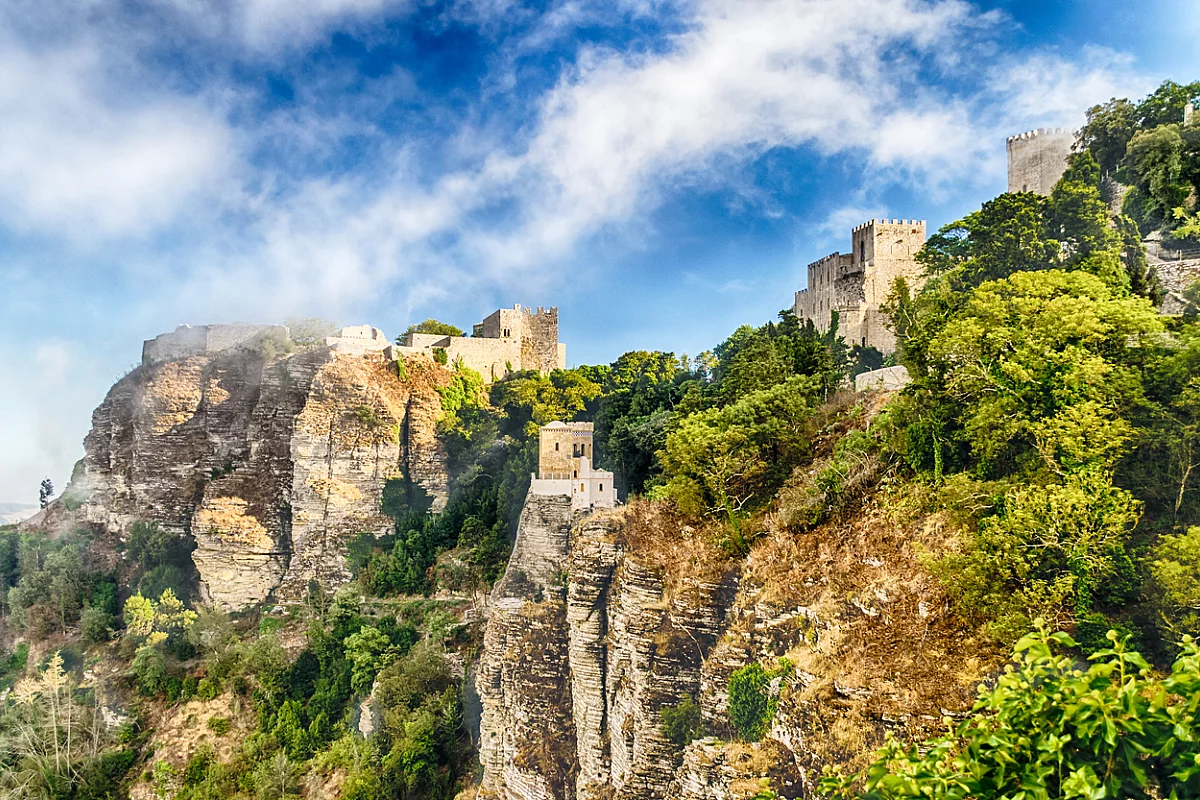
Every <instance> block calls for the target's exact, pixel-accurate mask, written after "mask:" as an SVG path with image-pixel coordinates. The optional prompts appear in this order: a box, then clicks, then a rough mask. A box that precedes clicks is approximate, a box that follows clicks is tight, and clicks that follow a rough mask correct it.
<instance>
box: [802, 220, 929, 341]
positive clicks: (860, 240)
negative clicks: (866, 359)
mask: <svg viewBox="0 0 1200 800" xmlns="http://www.w3.org/2000/svg"><path fill="white" fill-rule="evenodd" d="M850 239H851V251H850V252H849V253H833V254H831V255H828V256H825V257H824V258H822V259H821V260H820V261H814V262H813V263H812V264H809V265H808V287H807V288H805V289H802V290H801V291H799V292H796V300H795V304H794V306H793V309H792V310H793V311H794V312H795V314H796V316H797V317H798V318H799V319H800V320H801V321H804V320H812V322H813V324H814V325H815V326H816V327H817V329H818V330H821V331H827V330H829V326H830V324H831V322H832V317H833V312H834V311H836V312H838V332H839V334H840V335H841V337H842V338H843V339H844V340H845V341H846V343H847V344H849V345H855V344H857V345H862V346H864V347H874V348H876V349H878V350H879V351H880V352H883V353H891V352H893V351H895V349H896V337H895V334H893V333H892V331H891V329H890V327H889V322H888V319H887V315H886V314H884V313H883V311H882V310H880V306H881V305H882V304H883V302H884V301H885V300H886V299H887V297H888V294H889V292H891V289H892V282H893V281H894V280H895V279H896V278H900V277H903V278H904V279H905V280H906V281H908V285H909V288H910V289H911V290H913V291H916V290H917V289H919V288H920V287H921V284H922V283H923V278H922V269H921V267H920V265H919V264H917V262H916V261H915V259H914V256H916V254H917V251H919V250H920V249H921V247H922V246H923V245H924V244H925V220H915V219H912V220H909V219H892V220H887V219H873V220H870V221H868V222H865V223H863V224H862V225H859V226H858V227H856V228H854V229H853V230H852V231H851V234H850Z"/></svg>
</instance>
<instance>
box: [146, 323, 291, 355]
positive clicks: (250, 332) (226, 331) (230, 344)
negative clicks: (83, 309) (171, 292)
mask: <svg viewBox="0 0 1200 800" xmlns="http://www.w3.org/2000/svg"><path fill="white" fill-rule="evenodd" d="M267 334H277V335H279V336H281V337H284V338H286V337H287V336H288V335H289V333H288V329H287V328H286V327H284V326H283V325H247V324H244V323H234V324H231V325H197V326H196V327H194V328H193V327H191V326H189V325H180V326H179V327H178V328H176V329H175V330H174V331H172V332H170V333H163V334H159V335H158V336H155V337H154V338H153V339H148V340H146V341H145V342H143V343H142V363H143V364H157V363H159V362H162V361H173V360H175V359H178V358H187V357H189V356H198V355H204V354H206V353H218V352H221V351H222V350H231V349H233V348H235V347H245V346H248V345H250V344H251V343H252V341H253V340H255V339H259V338H261V337H263V336H265V335H267Z"/></svg>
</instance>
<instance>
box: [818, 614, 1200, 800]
mask: <svg viewBox="0 0 1200 800" xmlns="http://www.w3.org/2000/svg"><path fill="white" fill-rule="evenodd" d="M1075 644H1076V643H1075V642H1074V640H1072V639H1071V638H1070V637H1069V636H1067V635H1066V634H1064V633H1055V634H1049V633H1047V632H1046V630H1045V628H1041V629H1040V630H1039V631H1038V632H1036V633H1033V634H1030V635H1028V636H1026V637H1024V638H1022V639H1021V640H1020V641H1019V642H1018V643H1017V645H1016V647H1015V648H1014V652H1013V659H1014V662H1015V664H1014V665H1011V666H1009V667H1008V668H1007V669H1006V670H1005V672H1004V674H1003V675H1002V676H1000V678H999V680H998V681H997V682H996V685H995V686H994V687H981V689H980V693H979V700H978V701H977V702H976V703H975V707H974V708H973V709H972V711H971V713H970V715H969V716H968V717H967V718H966V719H965V720H963V721H962V722H960V723H958V724H957V725H955V726H954V727H953V728H952V729H951V731H950V732H949V733H948V734H947V735H946V736H944V737H941V738H939V739H935V740H933V741H931V742H926V743H924V744H922V745H910V746H906V745H903V744H901V743H900V742H897V741H895V740H891V741H889V743H888V745H887V746H886V747H885V748H884V749H883V750H881V751H880V752H879V753H878V757H877V760H876V761H875V762H874V763H873V764H871V765H870V766H869V767H867V768H866V769H865V770H864V771H863V772H862V773H860V774H856V775H851V776H843V775H839V774H837V773H833V774H829V775H827V776H825V778H824V779H823V780H822V790H823V791H824V793H825V795H826V796H827V797H834V798H841V799H842V800H850V799H851V798H862V799H863V800H892V799H893V798H904V797H922V798H934V799H936V800H956V799H959V798H961V800H967V799H968V798H983V797H987V798H992V799H993V800H1033V799H1035V798H1046V799H1047V800H1049V798H1080V800H1084V799H1085V798H1086V799H1087V800H1091V799H1092V798H1123V797H1130V798H1132V797H1162V798H1172V799H1173V800H1182V798H1186V797H1195V796H1197V794H1198V793H1200V744H1198V743H1197V740H1196V735H1195V732H1196V729H1197V724H1198V723H1200V719H1197V708H1198V706H1197V701H1198V700H1200V648H1198V647H1197V645H1196V644H1195V643H1194V642H1192V641H1191V640H1188V641H1186V642H1185V644H1184V647H1183V652H1182V653H1181V654H1180V656H1179V658H1178V659H1177V660H1176V661H1175V664H1174V666H1173V667H1172V669H1171V674H1170V675H1169V676H1167V677H1165V678H1160V677H1158V676H1157V675H1156V674H1155V673H1154V672H1153V671H1152V670H1151V669H1150V666H1149V664H1147V663H1146V661H1145V659H1143V658H1142V657H1141V656H1140V655H1138V654H1137V653H1136V652H1132V651H1130V650H1128V649H1127V648H1126V646H1125V643H1123V642H1122V641H1120V640H1119V639H1118V637H1117V636H1116V635H1115V634H1113V635H1110V637H1109V641H1108V645H1109V646H1108V647H1107V648H1105V649H1104V650H1101V651H1099V652H1096V653H1094V654H1092V656H1091V658H1090V660H1091V665H1090V666H1089V667H1088V668H1087V669H1086V670H1082V669H1080V668H1079V666H1078V663H1077V661H1076V659H1075V658H1074V657H1072V656H1071V655H1066V654H1061V653H1059V652H1055V651H1056V649H1059V648H1061V647H1073V646H1075Z"/></svg>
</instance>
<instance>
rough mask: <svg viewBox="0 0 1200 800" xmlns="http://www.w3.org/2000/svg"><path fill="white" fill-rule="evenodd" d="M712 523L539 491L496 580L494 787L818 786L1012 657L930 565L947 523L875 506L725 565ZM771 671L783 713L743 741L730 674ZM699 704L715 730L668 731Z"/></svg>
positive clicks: (665, 793)
mask: <svg viewBox="0 0 1200 800" xmlns="http://www.w3.org/2000/svg"><path fill="white" fill-rule="evenodd" d="M720 535H721V531H720V530H719V529H717V528H714V529H709V530H704V531H694V530H692V529H690V528H689V527H688V526H686V525H683V524H681V523H679V522H678V521H676V520H674V518H673V517H672V516H671V513H670V512H669V510H666V509H664V508H663V507H661V506H657V505H653V504H646V503H638V504H635V505H634V506H631V507H628V508H623V509H616V510H611V511H603V512H597V513H594V514H591V515H586V516H572V515H571V513H570V509H569V501H568V498H566V497H562V498H553V497H543V496H537V495H531V496H530V497H529V498H528V499H527V501H526V507H525V509H524V511H523V514H522V517H521V522H520V531H519V533H518V539H517V542H516V546H515V548H514V552H513V556H512V560H511V562H510V564H509V567H508V571H507V572H506V574H505V577H504V578H503V579H502V581H501V582H500V583H499V584H498V585H497V587H496V590H495V593H494V595H493V604H492V607H491V610H490V617H489V619H488V622H487V629H486V635H485V642H484V652H483V654H482V657H481V660H480V663H479V671H478V677H477V682H476V685H477V688H478V691H479V695H480V698H481V701H482V705H483V716H482V725H481V739H482V744H481V753H482V761H483V770H484V774H483V780H482V792H481V795H480V796H481V797H487V798H502V799H503V800H634V799H635V798H637V799H638V800H642V799H645V800H650V799H651V798H664V800H665V799H666V798H670V799H671V800H750V799H751V798H753V797H755V796H756V795H757V794H759V793H760V792H761V791H762V790H763V789H764V787H766V786H769V787H770V789H771V790H772V791H774V792H777V793H778V794H779V795H780V796H781V797H787V798H795V797H807V796H813V794H814V791H815V783H816V778H817V776H819V775H820V773H821V770H822V769H823V768H824V767H826V766H829V765H844V766H846V767H847V768H851V769H852V768H855V767H857V766H861V765H862V764H863V763H864V760H865V759H866V758H867V757H868V755H869V754H870V753H871V752H872V751H873V750H874V749H875V748H877V747H879V746H881V745H882V744H883V742H884V738H885V736H886V735H887V734H889V733H893V734H895V735H896V736H898V737H899V738H901V739H902V740H909V741H919V740H920V739H922V738H925V737H927V736H930V735H935V734H937V733H939V732H941V730H942V729H943V722H942V720H943V718H944V717H945V716H946V715H947V714H953V713H957V712H960V711H962V710H963V709H966V708H969V707H970V705H971V702H972V700H973V698H974V693H975V688H976V686H977V685H978V684H979V683H980V682H981V681H983V680H986V678H987V676H989V675H991V674H994V672H995V670H996V669H998V668H999V665H1000V664H1001V663H1002V662H1003V656H1002V654H1000V653H998V652H996V651H994V650H993V649H992V648H991V647H990V646H989V645H988V644H987V643H986V641H981V640H980V639H978V638H973V633H974V632H973V631H971V630H970V629H967V628H964V627H963V626H962V623H961V620H959V619H957V618H956V617H954V616H953V615H952V614H950V613H949V608H948V605H947V603H946V602H945V599H944V597H943V596H942V595H941V593H940V591H939V589H938V587H937V584H936V582H935V581H934V580H933V579H932V578H931V577H930V576H929V574H928V571H927V570H926V569H925V567H924V566H923V564H922V559H923V558H927V557H928V553H930V552H938V550H939V548H944V547H945V546H946V530H945V528H944V527H943V521H941V520H939V519H936V518H933V519H928V520H920V519H917V520H913V521H909V522H906V523H905V524H904V525H899V524H897V523H896V522H895V521H894V519H893V517H892V516H891V513H890V512H889V511H888V509H886V508H884V507H882V506H879V505H876V504H875V503H874V502H873V501H870V502H867V503H866V504H865V505H864V507H863V508H862V509H860V510H859V511H857V512H856V513H855V514H854V515H853V516H851V517H849V518H847V519H845V520H836V521H831V522H830V523H827V524H825V525H823V526H821V527H819V528H818V529H816V530H814V531H809V532H804V533H797V532H795V531H789V530H787V529H784V528H782V527H780V528H773V529H771V530H769V531H765V532H764V533H763V534H762V535H761V536H760V538H759V540H758V541H757V542H756V544H755V546H754V547H753V548H752V550H751V552H750V553H749V555H748V556H746V557H744V558H730V557H729V556H728V555H726V554H724V553H722V552H721V550H720V548H719V547H717V546H716V544H715V542H718V541H720ZM752 662H759V663H761V664H763V665H764V668H766V669H771V670H777V677H776V678H775V679H774V680H772V681H771V684H770V688H769V691H770V693H771V694H772V695H773V697H774V699H775V703H776V704H777V708H778V710H777V713H776V714H775V717H774V720H773V723H772V725H771V727H770V730H769V731H768V733H767V735H766V737H764V739H763V741H761V742H742V741H738V737H737V735H736V732H735V731H734V730H733V729H732V727H731V724H730V719H729V710H728V702H729V695H728V687H729V681H730V676H731V675H732V674H733V673H734V671H736V670H737V669H739V668H741V667H743V666H745V665H747V664H750V663H752ZM685 698H695V699H696V701H697V703H698V705H699V708H700V711H701V716H702V719H703V724H702V728H703V730H704V733H706V734H710V735H709V736H707V737H706V738H700V739H697V740H696V741H693V742H691V743H690V744H686V745H685V744H682V743H676V742H672V741H670V740H668V739H667V738H666V736H665V735H664V731H663V716H662V711H663V710H664V709H666V708H668V707H674V706H677V705H678V704H679V703H680V702H681V701H683V700H684V699H685Z"/></svg>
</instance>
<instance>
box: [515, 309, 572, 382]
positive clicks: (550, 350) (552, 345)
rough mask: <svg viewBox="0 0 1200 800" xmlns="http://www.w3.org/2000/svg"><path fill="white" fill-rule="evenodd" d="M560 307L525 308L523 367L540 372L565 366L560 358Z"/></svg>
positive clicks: (523, 316) (522, 346) (522, 342)
mask: <svg viewBox="0 0 1200 800" xmlns="http://www.w3.org/2000/svg"><path fill="white" fill-rule="evenodd" d="M558 349H559V348H558V309H557V308H538V309H537V310H536V311H530V310H528V309H527V310H525V311H524V312H523V313H522V318H521V368H522V369H536V370H538V371H540V372H550V371H551V370H555V369H560V368H562V367H565V366H566V364H564V363H560V362H559V360H558Z"/></svg>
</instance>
